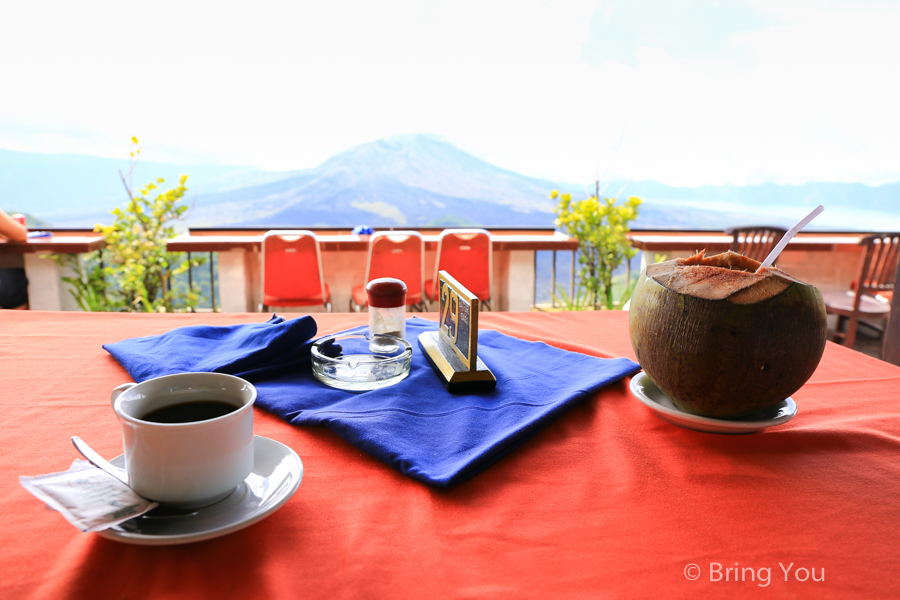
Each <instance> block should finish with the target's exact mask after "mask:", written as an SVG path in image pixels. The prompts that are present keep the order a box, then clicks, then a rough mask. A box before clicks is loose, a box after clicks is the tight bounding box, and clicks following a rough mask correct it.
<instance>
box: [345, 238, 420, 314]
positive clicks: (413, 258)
mask: <svg viewBox="0 0 900 600" xmlns="http://www.w3.org/2000/svg"><path fill="white" fill-rule="evenodd" d="M381 277H394V278H396V279H399V280H400V281H402V282H403V283H405V284H406V304H407V306H409V307H410V308H411V309H417V310H423V309H424V308H425V302H424V295H423V294H422V291H423V285H424V283H425V240H424V238H423V237H422V234H421V233H419V232H418V231H378V232H376V233H374V234H372V237H371V238H369V256H368V258H367V260H366V283H364V284H363V285H355V286H353V289H352V290H351V294H350V310H351V311H354V312H359V311H361V310H362V309H363V307H365V306H366V304H367V302H366V300H367V299H366V284H368V283H369V282H370V281H372V280H373V279H379V278H381Z"/></svg>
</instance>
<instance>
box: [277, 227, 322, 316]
mask: <svg viewBox="0 0 900 600" xmlns="http://www.w3.org/2000/svg"><path fill="white" fill-rule="evenodd" d="M262 290H263V301H262V304H260V306H259V309H260V311H264V310H268V307H270V306H314V305H316V304H322V305H324V306H325V309H326V310H327V311H328V312H331V290H329V289H328V284H326V283H325V278H324V276H323V274H322V253H321V252H320V250H319V240H318V238H317V237H316V234H315V233H313V232H312V231H308V230H305V229H297V230H280V231H269V232H267V233H266V234H265V235H264V236H263V242H262Z"/></svg>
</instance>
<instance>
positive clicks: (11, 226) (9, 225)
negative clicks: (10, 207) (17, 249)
mask: <svg viewBox="0 0 900 600" xmlns="http://www.w3.org/2000/svg"><path fill="white" fill-rule="evenodd" d="M0 236H4V237H7V238H9V239H11V240H13V241H14V242H24V241H25V240H27V239H28V229H26V228H25V227H24V226H23V225H20V224H19V223H16V222H15V221H13V220H12V217H10V216H9V215H8V214H6V213H5V212H3V211H2V210H0Z"/></svg>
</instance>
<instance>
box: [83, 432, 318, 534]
mask: <svg viewBox="0 0 900 600" xmlns="http://www.w3.org/2000/svg"><path fill="white" fill-rule="evenodd" d="M253 454H254V461H253V471H251V473H250V475H248V476H247V479H245V480H244V481H243V482H242V483H241V484H240V485H239V486H238V487H236V488H234V491H233V492H231V494H229V495H228V496H227V497H226V498H224V499H222V500H220V501H218V502H216V503H215V504H211V505H209V506H204V507H203V508H197V509H194V510H178V509H169V508H166V507H165V506H161V507H159V508H155V509H153V510H151V511H150V512H148V513H146V514H144V515H141V516H140V517H135V518H134V519H130V520H128V521H125V522H124V523H121V524H119V525H116V526H115V527H111V528H109V529H104V530H103V531H100V532H98V535H100V536H102V537H105V538H108V539H111V540H116V541H119V542H126V543H128V544H143V545H150V546H163V545H168V544H186V543H188V542H199V541H201V540H209V539H212V538H216V537H220V536H223V535H226V534H229V533H232V532H234V531H237V530H239V529H243V528H245V527H249V526H250V525H252V524H253V523H256V522H257V521H260V520H262V519H264V518H265V517H267V516H269V515H270V514H271V513H273V512H275V511H276V510H278V509H279V508H281V506H282V505H283V504H284V503H285V502H287V501H288V500H289V499H290V497H291V496H293V495H294V492H296V491H297V487H299V485H300V481H301V480H302V479H303V462H301V460H300V457H299V456H297V453H296V452H294V451H293V450H291V449H290V448H288V447H287V446H285V445H284V444H282V443H280V442H276V441H275V440H270V439H268V438H264V437H260V436H256V437H254V438H253ZM110 462H111V463H112V464H113V465H114V466H116V467H119V468H120V469H121V468H122V467H123V465H124V458H123V456H121V455H120V456H117V457H116V458H114V459H112V460H111V461H110Z"/></svg>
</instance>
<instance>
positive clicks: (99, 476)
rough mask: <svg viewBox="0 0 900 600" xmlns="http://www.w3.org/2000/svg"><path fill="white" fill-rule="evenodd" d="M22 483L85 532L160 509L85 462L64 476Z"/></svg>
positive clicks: (23, 479)
mask: <svg viewBox="0 0 900 600" xmlns="http://www.w3.org/2000/svg"><path fill="white" fill-rule="evenodd" d="M19 483H21V484H22V487H24V488H25V489H26V490H28V491H29V492H31V493H32V494H33V495H34V496H36V497H37V498H38V499H39V500H43V501H44V502H46V503H47V505H48V506H49V507H50V508H52V509H54V510H57V511H59V512H60V513H62V516H63V517H65V518H66V520H67V521H68V522H69V523H71V524H72V525H74V526H75V527H77V528H78V529H80V530H81V531H83V532H85V533H87V532H91V531H102V530H104V529H108V528H110V527H112V526H114V525H118V524H119V523H122V522H124V521H127V520H129V519H133V518H134V517H137V516H140V515H142V514H144V513H145V512H147V511H150V510H153V509H154V508H156V507H157V506H159V503H157V502H152V501H150V500H147V499H146V498H143V497H141V496H138V495H137V494H136V493H134V491H133V490H132V489H131V488H130V487H128V486H127V485H125V484H124V483H122V482H121V481H119V480H118V479H116V478H115V477H113V476H112V475H110V474H109V473H106V472H104V471H101V470H100V469H98V468H97V467H95V466H94V465H92V464H90V463H89V462H87V461H83V460H76V461H75V462H73V463H72V466H71V467H70V468H69V470H68V471H63V472H61V473H50V474H48V475H38V476H37V477H25V476H20V477H19Z"/></svg>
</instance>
